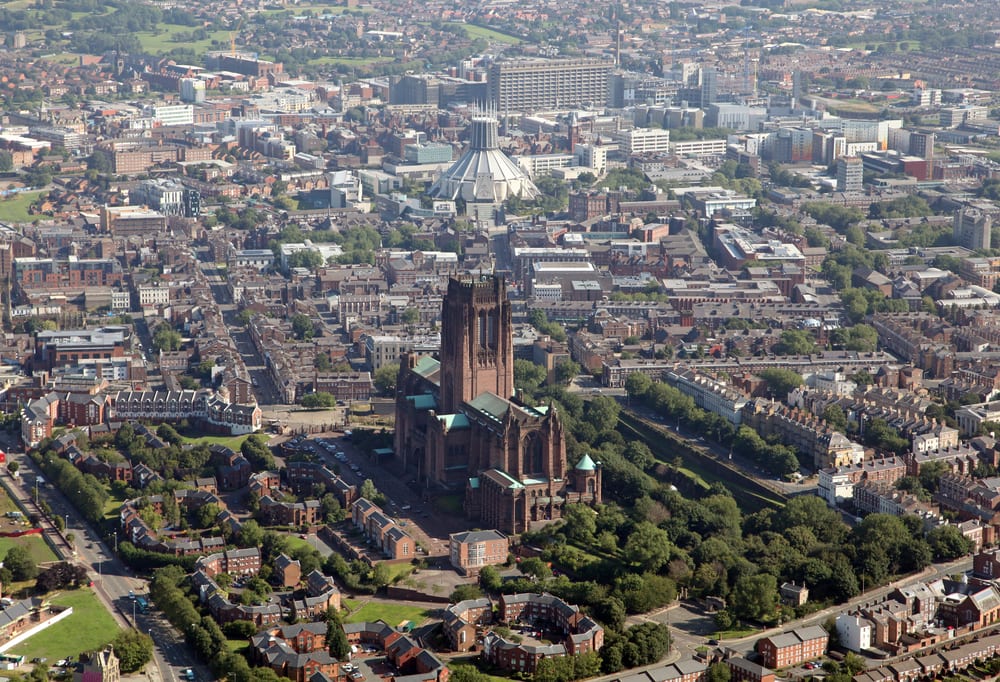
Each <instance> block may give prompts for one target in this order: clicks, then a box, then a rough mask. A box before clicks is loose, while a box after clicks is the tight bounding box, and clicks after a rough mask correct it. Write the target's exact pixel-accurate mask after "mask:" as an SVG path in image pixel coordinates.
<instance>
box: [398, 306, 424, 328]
mask: <svg viewBox="0 0 1000 682" xmlns="http://www.w3.org/2000/svg"><path fill="white" fill-rule="evenodd" d="M399 321H400V322H402V323H403V324H416V323H417V322H419V321H420V311H419V310H417V309H416V308H407V309H406V310H404V311H403V312H402V314H401V315H400V316H399Z"/></svg>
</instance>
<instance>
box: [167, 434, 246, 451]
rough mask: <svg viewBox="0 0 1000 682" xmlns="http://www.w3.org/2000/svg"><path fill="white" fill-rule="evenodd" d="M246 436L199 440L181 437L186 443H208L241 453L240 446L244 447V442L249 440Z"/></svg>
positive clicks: (205, 437)
mask: <svg viewBox="0 0 1000 682" xmlns="http://www.w3.org/2000/svg"><path fill="white" fill-rule="evenodd" d="M249 437H250V436H249V435H246V436H199V437H198V438H190V437H188V436H181V438H183V439H184V442H185V443H195V444H198V443H207V444H208V445H225V446H226V447H227V448H229V449H231V450H235V451H237V452H239V450H240V446H241V445H243V441H245V440H246V439H247V438H249Z"/></svg>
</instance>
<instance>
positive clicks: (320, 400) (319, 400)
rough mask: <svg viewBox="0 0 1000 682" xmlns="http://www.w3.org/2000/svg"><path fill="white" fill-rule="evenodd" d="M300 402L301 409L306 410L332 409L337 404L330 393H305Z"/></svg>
mask: <svg viewBox="0 0 1000 682" xmlns="http://www.w3.org/2000/svg"><path fill="white" fill-rule="evenodd" d="M301 402H302V407H308V408H319V407H333V406H334V405H336V404H337V399H336V398H335V397H334V396H333V395H332V394H330V393H326V392H325V391H318V392H316V393H307V394H306V395H304V396H302V400H301Z"/></svg>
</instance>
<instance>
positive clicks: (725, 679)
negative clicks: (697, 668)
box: [705, 663, 732, 682]
mask: <svg viewBox="0 0 1000 682" xmlns="http://www.w3.org/2000/svg"><path fill="white" fill-rule="evenodd" d="M731 677H732V673H730V672H729V666H728V665H726V664H725V663H713V664H712V665H710V666H709V667H708V674H707V675H706V677H705V681H706V682H729V680H730V678H731Z"/></svg>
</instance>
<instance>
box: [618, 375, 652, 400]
mask: <svg viewBox="0 0 1000 682" xmlns="http://www.w3.org/2000/svg"><path fill="white" fill-rule="evenodd" d="M652 385H653V380H652V379H650V378H649V376H648V375H646V374H643V373H642V372H633V373H632V374H629V375H628V376H627V377H625V392H626V393H628V397H629V398H641V397H642V396H644V395H646V393H647V392H648V391H649V389H650V387H652Z"/></svg>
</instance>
